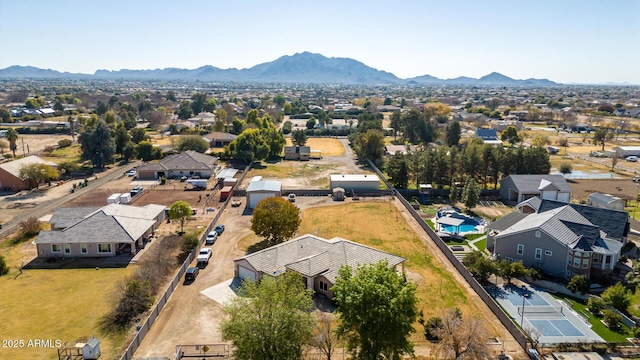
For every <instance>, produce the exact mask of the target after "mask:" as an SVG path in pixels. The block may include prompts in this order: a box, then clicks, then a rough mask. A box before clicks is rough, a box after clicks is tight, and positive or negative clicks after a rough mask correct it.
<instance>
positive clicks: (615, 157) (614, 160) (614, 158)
mask: <svg viewBox="0 0 640 360" xmlns="http://www.w3.org/2000/svg"><path fill="white" fill-rule="evenodd" d="M618 159H620V150H616V152H615V153H613V155H612V156H611V171H613V169H614V168H615V167H616V165H617V164H618Z"/></svg>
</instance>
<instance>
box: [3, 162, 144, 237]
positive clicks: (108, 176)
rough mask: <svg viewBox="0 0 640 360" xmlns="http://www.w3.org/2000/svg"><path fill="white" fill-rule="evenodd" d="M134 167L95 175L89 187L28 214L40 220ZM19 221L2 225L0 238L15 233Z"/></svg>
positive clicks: (46, 203) (113, 169)
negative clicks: (95, 177)
mask: <svg viewBox="0 0 640 360" xmlns="http://www.w3.org/2000/svg"><path fill="white" fill-rule="evenodd" d="M134 166H135V164H134V163H129V164H127V165H125V166H117V167H114V168H112V169H110V170H107V171H105V172H101V173H99V174H97V177H98V178H97V179H94V178H89V185H87V187H86V188H84V189H82V190H78V191H76V192H74V193H73V194H67V195H65V196H62V197H60V198H57V199H52V200H49V201H45V202H43V203H41V204H38V205H37V206H36V207H34V208H33V209H32V210H31V211H30V212H29V216H35V217H36V218H40V217H42V216H44V215H47V214H50V213H52V212H53V211H54V210H55V209H56V208H59V207H61V206H64V205H65V204H66V203H68V202H70V201H71V200H74V199H76V198H78V197H79V196H82V195H84V194H85V193H87V192H89V191H92V190H93V189H97V188H99V187H100V186H102V185H104V184H106V183H108V182H110V181H112V180H114V179H116V178H117V177H119V176H122V174H124V172H126V171H129V170H131V169H133V167H134ZM92 179H93V180H92ZM21 220H22V218H20V217H17V216H16V217H14V218H13V219H11V220H10V221H8V222H6V223H5V224H2V230H0V238H3V237H4V236H7V235H8V234H10V233H11V232H13V231H15V229H16V228H17V226H18V223H19V222H20V221H21Z"/></svg>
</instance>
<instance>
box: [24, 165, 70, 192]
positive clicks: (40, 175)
mask: <svg viewBox="0 0 640 360" xmlns="http://www.w3.org/2000/svg"><path fill="white" fill-rule="evenodd" d="M19 176H20V179H22V180H23V181H28V182H29V187H31V188H33V187H35V188H36V189H37V188H38V187H39V186H40V183H41V182H43V181H50V180H55V179H57V178H58V177H59V176H60V174H59V173H58V171H57V170H56V169H54V168H52V167H51V166H49V165H47V164H39V163H33V164H28V165H23V166H22V167H21V168H20V170H19Z"/></svg>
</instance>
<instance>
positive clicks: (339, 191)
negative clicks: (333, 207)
mask: <svg viewBox="0 0 640 360" xmlns="http://www.w3.org/2000/svg"><path fill="white" fill-rule="evenodd" d="M331 196H332V197H333V201H344V189H343V188H341V187H337V188H333V190H332V192H331Z"/></svg>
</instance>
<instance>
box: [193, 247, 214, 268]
mask: <svg viewBox="0 0 640 360" xmlns="http://www.w3.org/2000/svg"><path fill="white" fill-rule="evenodd" d="M210 258H211V249H210V248H204V249H202V250H200V252H199V253H198V257H197V258H196V259H197V260H198V265H207V264H208V263H209V259H210Z"/></svg>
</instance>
